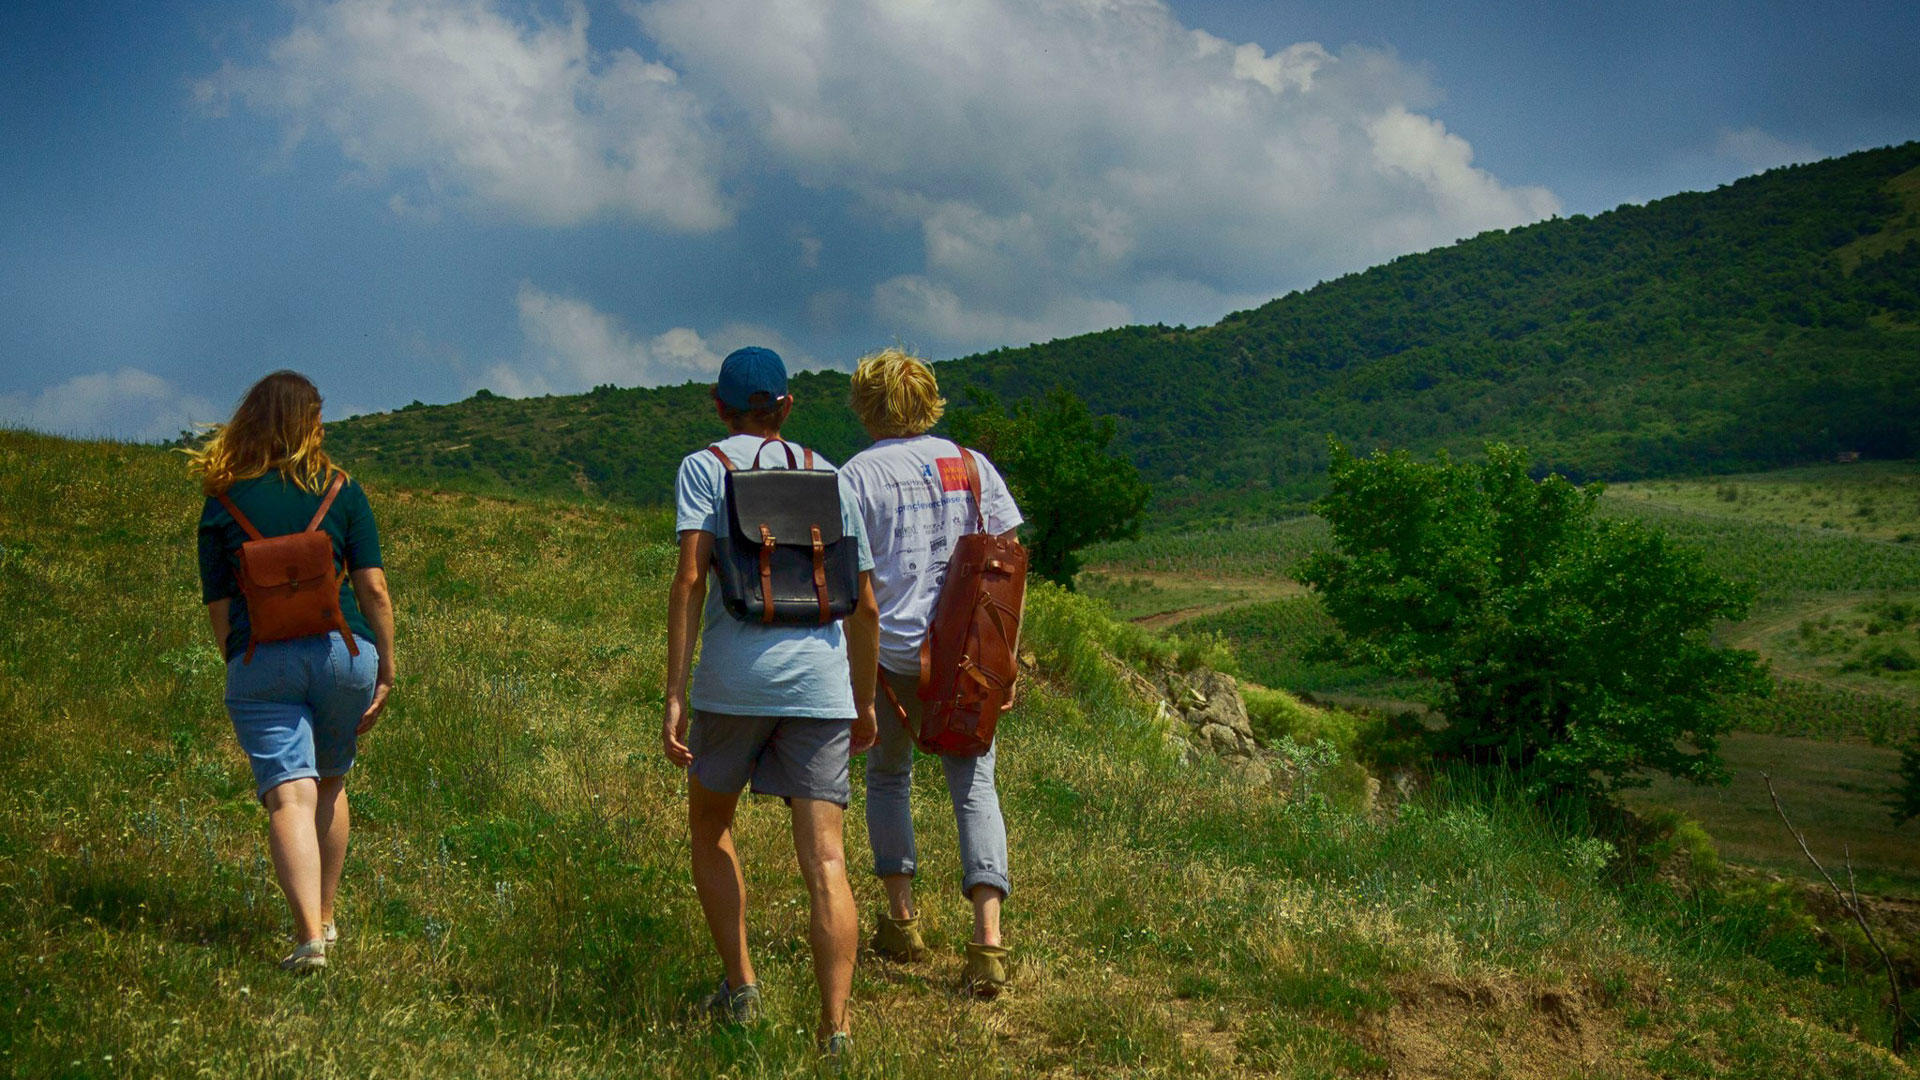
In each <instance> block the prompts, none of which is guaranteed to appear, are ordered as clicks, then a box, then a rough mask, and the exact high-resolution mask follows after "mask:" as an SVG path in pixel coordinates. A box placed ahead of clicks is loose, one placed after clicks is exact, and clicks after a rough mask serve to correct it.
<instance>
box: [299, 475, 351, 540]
mask: <svg viewBox="0 0 1920 1080" xmlns="http://www.w3.org/2000/svg"><path fill="white" fill-rule="evenodd" d="M346 485H347V474H346V473H343V472H336V473H334V474H333V483H331V484H329V485H327V493H326V495H324V496H323V497H322V498H321V499H320V509H318V510H315V511H314V512H313V520H312V521H309V522H307V530H306V531H308V532H312V531H314V530H315V529H318V528H319V527H320V522H321V520H322V519H324V518H325V517H326V516H327V511H328V510H331V509H333V498H334V496H336V495H338V494H340V489H341V488H343V487H345V486H346Z"/></svg>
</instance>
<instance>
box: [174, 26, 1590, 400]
mask: <svg viewBox="0 0 1920 1080" xmlns="http://www.w3.org/2000/svg"><path fill="white" fill-rule="evenodd" d="M619 10H621V11H624V12H625V13H626V14H627V15H629V16H631V18H630V19H629V20H624V21H623V20H622V19H621V18H620V17H618V16H615V17H612V18H604V17H603V18H602V19H601V20H600V22H599V23H597V24H596V26H595V32H596V34H597V35H598V37H602V38H604V37H608V36H610V35H613V34H617V33H619V32H620V31H622V30H624V31H626V32H627V33H628V34H632V33H635V32H637V33H638V34H640V35H641V36H642V37H643V38H644V39H645V41H644V42H642V43H638V44H636V45H635V48H637V49H642V50H644V51H646V53H647V54H648V55H647V56H645V57H643V56H642V55H641V53H640V52H637V51H634V49H630V48H624V47H621V48H605V47H597V46H596V45H595V40H597V39H596V38H594V37H592V36H590V34H589V18H588V15H587V13H586V11H587V9H586V8H585V7H584V6H581V5H579V4H573V5H569V6H568V7H567V8H566V9H565V17H564V19H562V20H559V21H554V20H551V19H548V20H543V19H541V18H540V17H539V16H537V15H534V14H529V9H528V8H527V7H524V6H521V5H520V4H518V3H509V2H508V0H313V2H310V3H305V4H302V5H301V6H300V7H299V8H297V12H298V14H297V16H296V21H295V26H294V28H293V30H292V31H291V32H290V33H289V34H288V35H287V36H286V37H284V38H282V39H280V40H279V41H277V42H276V43H274V44H273V46H272V47H271V49H270V50H269V52H268V54H267V56H266V57H265V58H264V60H262V61H261V62H258V63H256V64H253V65H251V66H240V67H230V68H228V69H225V70H223V71H222V72H220V73H219V74H218V75H216V76H215V77H213V78H211V79H209V80H207V82H206V83H205V84H204V85H203V86H202V87H201V92H202V94H203V96H204V97H205V98H207V100H208V101H209V102H210V103H213V104H214V105H215V106H216V107H217V106H218V105H219V104H220V103H222V102H225V101H228V100H233V99H238V100H240V101H242V102H243V103H245V104H247V105H248V106H250V107H252V108H254V109H257V110H261V111H264V112H266V113H268V114H271V115H276V116H280V117H283V118H284V119H285V121H286V123H287V125H288V126H289V129H290V131H292V132H294V133H295V134H296V135H298V134H300V133H304V134H305V137H309V138H311V137H313V135H314V134H315V133H324V135H325V136H326V137H327V138H329V139H330V140H331V141H332V142H334V143H336V144H337V145H338V146H339V148H340V150H341V152H342V153H343V154H344V155H345V156H346V157H347V158H348V159H349V160H351V161H353V162H355V163H357V164H358V166H360V167H361V168H363V169H364V170H366V173H367V175H368V177H369V178H370V179H371V180H372V181H373V182H385V183H389V184H391V185H394V186H395V187H397V188H398V190H395V191H394V192H392V193H391V203H392V205H393V206H394V207H395V210H396V212H397V213H405V214H410V215H419V216H422V217H425V218H429V219H430V218H431V217H432V215H434V214H435V213H438V212H440V211H441V210H442V208H443V207H452V208H456V209H457V208H460V207H462V206H464V207H466V208H468V209H469V210H476V211H478V212H483V213H494V214H502V215H506V216H510V217H516V218H518V219H521V220H527V221H532V222H536V223H547V224H555V225H572V224H577V223H580V222H584V221H589V220H594V219H603V218H609V217H623V218H627V219H632V220H638V221H641V222H643V223H648V224H651V225H654V226H658V227H664V228H672V229H680V230H692V231H698V230H712V229H720V228H725V227H727V226H729V225H730V224H731V223H733V222H734V220H735V219H734V217H733V210H734V203H733V202H731V201H730V198H738V199H741V200H745V199H750V198H751V199H762V200H778V199H781V198H785V197H789V196H786V195H783V194H782V192H789V191H791V190H792V185H791V184H787V183H763V182H761V181H762V179H763V178H766V177H777V178H779V179H781V180H790V181H795V182H797V183H798V184H799V185H801V187H802V188H804V189H806V190H807V197H806V198H807V199H808V200H817V199H818V197H819V195H820V194H821V193H824V194H825V195H826V196H828V197H830V198H837V199H839V200H842V201H843V202H844V203H845V204H846V205H847V207H848V208H849V209H850V210H851V211H852V212H850V213H848V214H847V215H846V216H845V218H844V223H843V224H841V225H839V226H838V228H840V229H844V230H866V231H865V232H863V233H861V234H860V235H857V236H856V235H850V234H849V233H840V234H833V235H823V233H822V232H821V231H819V230H818V228H817V222H818V219H817V218H809V217H805V216H803V215H802V214H801V213H800V212H799V211H797V210H796V211H795V213H794V214H793V215H792V216H791V218H789V219H788V220H787V221H786V222H785V223H784V224H783V225H782V226H780V227H783V228H786V229H789V230H791V231H790V233H789V235H791V236H793V237H794V238H795V242H796V243H797V244H798V248H799V250H798V259H797V269H799V270H801V271H807V272H815V271H818V272H820V273H822V274H828V273H830V274H831V275H833V277H834V280H831V281H810V282H809V283H808V284H807V286H806V289H807V292H808V294H809V295H811V296H813V297H814V299H813V300H811V301H804V303H806V304H807V305H808V306H809V308H810V310H811V318H812V321H813V322H814V324H815V325H849V324H855V325H857V323H858V320H859V319H863V318H864V319H865V320H866V323H867V326H866V329H867V331H868V332H870V333H872V334H873V335H874V336H875V337H876V338H879V339H884V338H886V337H891V336H899V337H905V338H909V339H913V340H918V341H921V342H923V343H924V344H926V345H928V346H933V347H938V348H942V349H950V350H959V349H964V348H972V347H977V346H982V345H992V344H1000V343H1005V342H1010V341H1019V340H1021V339H1025V338H1030V337H1041V338H1044V337H1051V336H1054V335H1057V334H1063V333H1072V332H1077V331H1082V330H1089V329H1095V328H1098V327H1101V326H1106V325H1111V324H1112V323H1115V322H1124V321H1128V320H1132V319H1141V320H1145V319H1169V320H1172V321H1202V320H1210V319H1211V318H1214V317H1217V316H1218V315H1219V314H1221V313H1222V312H1223V311H1224V310H1226V309H1227V307H1228V306H1230V305H1232V304H1235V303H1239V302H1241V301H1242V300H1243V299H1244V298H1246V297H1249V296H1253V297H1264V296H1272V295H1275V294H1278V293H1280V292H1284V291H1286V290H1287V289H1290V288H1296V287H1301V286H1305V285H1308V284H1311V283H1312V282H1314V281H1316V280H1319V279H1322V278H1326V277H1330V276H1333V275H1336V274H1339V273H1344V272H1347V271H1351V270H1356V269H1361V268H1363V267H1366V266H1368V265H1372V264H1374V263H1376V262H1379V261H1382V260H1384V259H1387V258H1391V257H1393V256H1396V255H1401V254H1405V253H1407V252H1409V251H1414V250H1420V249H1424V248H1428V247H1432V246H1435V245H1439V244H1444V243H1448V242H1451V241H1453V240H1456V239H1459V238H1461V237H1465V236H1470V235H1472V234H1474V233H1477V232H1480V231H1483V230H1486V229H1489V228H1498V227H1511V226H1514V225H1519V224H1524V223H1526V222H1529V221H1534V220H1537V219H1540V218H1542V217H1546V216H1548V215H1550V214H1553V213H1555V212H1556V211H1557V210H1558V209H1559V206H1560V203H1559V200H1558V199H1556V198H1555V197H1554V195H1553V194H1552V193H1551V192H1549V191H1547V190H1545V189H1543V188H1538V187H1525V186H1514V185H1511V184H1507V183H1504V182H1502V181H1501V180H1500V179H1499V178H1498V177H1496V176H1494V175H1492V174H1491V173H1489V172H1487V171H1486V170H1485V169H1482V168H1480V167H1478V166H1476V165H1475V164H1474V160H1473V149H1472V147H1471V145H1470V144H1469V143H1468V141H1467V140H1466V139H1465V138H1463V137H1462V136H1461V135H1460V134H1459V133H1457V132H1453V131H1449V130H1448V129H1447V128H1446V127H1445V126H1444V125H1443V124H1442V123H1441V122H1440V121H1439V120H1438V119H1437V118H1435V117H1434V116H1432V115H1430V113H1429V112H1428V110H1430V108H1431V106H1432V103H1433V102H1434V101H1436V100H1437V99H1438V97H1439V94H1438V92H1437V90H1436V89H1435V88H1434V87H1433V86H1432V85H1431V84H1430V82H1429V80H1428V78H1427V77H1426V75H1425V74H1424V73H1423V72H1422V71H1421V70H1420V69H1419V68H1417V67H1416V66H1414V65H1411V64H1408V63H1405V62H1403V61H1401V60H1400V59H1399V58H1398V56H1397V55H1396V54H1394V53H1393V52H1391V51H1389V50H1383V49H1373V48H1362V47H1356V46H1346V47H1339V48H1329V47H1327V46H1326V45H1323V44H1321V43H1319V42H1313V41H1295V42H1268V43H1256V42H1232V41H1228V40H1226V39H1223V38H1220V37H1217V36H1215V35H1213V34H1209V33H1207V32H1205V31H1203V30H1199V29H1194V28H1190V27H1188V26H1185V25H1183V24H1182V23H1181V21H1180V20H1179V18H1178V17H1177V16H1176V15H1175V13H1174V12H1173V11H1172V10H1171V9H1170V8H1169V7H1168V6H1167V5H1166V4H1165V3H1163V2H1162V0H946V2H940V3H932V2H926V0H621V3H620V7H619ZM728 192H736V193H738V194H737V195H736V196H731V197H730V196H729V195H728V194H727V193H728ZM803 201H804V200H803ZM815 208H816V209H817V201H816V203H815ZM780 213H781V208H780V207H779V206H778V205H777V203H776V204H772V205H766V206H755V207H754V214H753V215H752V220H756V221H766V220H772V221H780V220H781V217H780ZM808 221H813V222H815V224H811V225H810V224H806V223H807V222H808ZM902 232H905V233H906V235H909V236H912V237H914V240H913V243H914V244H915V246H916V247H917V249H918V250H917V252H916V253H915V254H916V255H917V256H918V258H919V261H920V265H919V266H918V267H915V268H912V269H911V270H910V271H909V272H905V273H903V272H902V270H901V267H900V265H899V263H898V262H892V263H889V264H888V266H887V268H886V269H885V270H884V271H881V270H871V269H865V270H863V269H862V268H861V267H860V266H857V265H854V266H850V265H846V264H844V263H841V262H839V261H837V260H829V259H827V258H823V252H833V253H839V252H848V251H858V250H862V249H863V248H870V247H871V246H872V244H874V243H875V242H877V241H879V240H881V238H883V237H894V236H899V235H900V234H901V233H902ZM830 261H831V262H832V263H833V265H832V266H831V267H828V265H827V264H828V263H829V262H830ZM863 273H864V274H865V275H866V276H864V277H863V276H861V275H862V274H863ZM742 287H743V288H745V287H768V286H764V285H757V284H752V283H749V282H747V281H745V280H743V281H742ZM822 298H826V300H823V299H822ZM1172 298H1178V299H1177V302H1176V301H1175V300H1174V299H1172ZM829 300H830V301H831V302H830V303H828V302H827V301H829ZM829 309H830V310H829ZM798 317H801V316H800V315H799V313H796V318H798ZM576 330H577V332H578V333H580V334H582V335H584V337H583V338H582V339H581V340H580V341H578V342H576V345H575V347H574V348H575V351H577V352H578V353H579V354H580V355H583V356H584V355H591V354H595V353H596V351H597V352H599V353H602V354H606V355H621V350H620V349H618V348H613V347H612V346H608V348H606V349H598V350H596V348H594V347H590V346H589V345H588V344H587V341H586V338H591V337H592V333H591V332H589V330H588V328H586V327H585V326H582V327H578V328H576ZM542 332H544V331H542ZM555 332H556V333H558V332H559V331H557V330H556V331H555ZM531 336H533V335H530V337H531ZM638 340H639V339H634V338H630V339H628V344H629V345H633V344H634V343H635V342H637V341H638ZM637 347H640V348H643V349H644V350H645V351H646V353H647V355H648V356H649V357H650V358H653V357H656V355H657V356H658V357H659V358H660V359H657V360H656V359H650V360H649V361H648V364H650V365H668V366H671V364H674V363H679V364H681V365H682V366H681V368H680V370H693V369H694V368H696V367H697V366H698V365H697V364H696V363H695V362H694V361H692V360H684V361H682V360H674V359H672V358H673V357H677V356H681V355H682V353H681V352H675V351H674V350H676V349H683V348H690V347H691V346H679V345H672V344H669V343H659V344H655V342H654V341H653V340H648V341H646V342H643V343H640V345H639V346H637ZM686 355H689V356H690V355H692V354H686ZM516 370H517V369H516ZM649 370H651V368H649ZM662 370H664V368H663V369H662ZM535 373H538V372H537V370H536V372H535ZM527 377H531V375H529V376H527ZM543 377H544V376H543Z"/></svg>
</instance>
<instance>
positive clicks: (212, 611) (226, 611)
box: [207, 598, 233, 657]
mask: <svg viewBox="0 0 1920 1080" xmlns="http://www.w3.org/2000/svg"><path fill="white" fill-rule="evenodd" d="M232 616H233V600H232V599H231V598H225V599H220V600H215V601H214V602H213V603H211V604H208V605H207V621H208V622H210V623H212V624H213V645H214V647H215V648H217V649H219V650H220V655H221V656H222V657H224V656H226V655H227V635H228V634H229V633H231V632H232V630H233V617H232Z"/></svg>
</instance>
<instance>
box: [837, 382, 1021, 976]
mask: <svg viewBox="0 0 1920 1080" xmlns="http://www.w3.org/2000/svg"><path fill="white" fill-rule="evenodd" d="M852 405H853V411H854V414H855V415H856V416H858V417H859V418H860V423H861V426H863V427H865V428H866V430H867V434H869V435H871V436H873V438H874V443H873V445H872V446H870V447H868V448H867V449H865V450H863V451H861V452H860V453H858V454H855V455H854V456H853V459H852V460H851V461H848V462H847V464H846V465H845V466H844V467H842V468H841V470H840V475H841V476H842V477H843V478H844V479H845V481H846V483H847V486H848V488H849V489H850V490H851V491H852V492H853V493H854V495H855V497H856V498H857V500H858V503H859V510H860V515H861V519H862V520H863V521H864V522H865V524H866V530H867V537H868V541H869V543H870V544H871V545H872V548H873V563H874V567H873V595H874V599H875V600H876V601H877V602H878V604H879V607H880V677H881V678H882V679H884V680H885V681H886V684H887V686H888V687H890V688H891V689H892V691H893V694H892V696H893V698H894V699H895V700H897V701H898V702H899V703H900V706H901V708H902V709H904V710H905V711H906V713H907V716H906V718H905V723H902V721H901V719H900V718H899V716H898V715H897V714H895V715H892V716H888V717H886V718H883V719H882V720H881V722H880V725H879V727H880V738H879V741H878V742H877V743H876V744H875V746H874V748H873V750H872V751H871V752H870V753H869V754H868V755H867V837H868V840H869V841H870V843H871V844H872V846H873V868H874V873H875V874H877V875H878V876H879V877H880V880H881V881H882V882H883V883H884V884H885V886H886V891H887V911H886V912H885V913H884V914H883V915H882V916H881V917H880V919H879V931H878V933H877V934H876V935H875V937H874V942H873V944H874V949H875V951H877V952H879V953H881V954H883V955H886V956H889V957H891V958H894V959H897V960H908V961H911V960H916V959H919V958H920V957H921V956H922V955H924V953H925V951H926V945H925V942H924V941H923V940H922V937H921V934H920V928H919V922H920V918H919V913H918V912H917V911H916V910H915V908H914V904H913V878H914V874H915V873H916V872H917V871H918V869H919V858H918V853H917V851H916V849H915V847H914V839H913V812H912V807H911V805H910V802H909V796H910V794H911V792H912V788H913V751H914V745H913V739H912V737H911V736H910V735H909V733H908V731H907V724H917V723H918V722H919V715H920V701H919V698H918V697H917V696H916V695H915V691H916V689H917V688H918V684H919V677H920V675H919V672H920V645H921V643H922V642H923V641H925V640H926V636H927V626H928V624H929V622H930V621H931V619H932V617H933V608H934V602H935V600H936V599H937V598H938V597H939V594H940V585H941V583H942V582H943V581H944V580H945V578H946V571H947V559H948V557H949V556H950V555H951V554H952V552H953V544H954V541H955V540H957V539H959V538H960V537H961V536H964V535H966V534H967V533H969V532H972V531H973V529H974V525H975V517H974V511H973V497H972V495H971V493H970V492H969V491H968V488H967V480H966V471H965V468H964V466H963V463H962V460H961V458H960V452H959V448H958V447H957V446H956V445H955V444H954V443H952V442H950V441H948V440H946V439H942V438H936V437H934V436H932V435H929V434H927V432H928V430H929V429H931V428H932V427H933V425H934V424H935V423H937V422H938V421H939V419H940V416H941V414H942V413H943V411H944V410H945V406H946V402H945V401H944V400H942V399H941V397H940V386H939V383H938V382H937V381H936V380H935V379H934V375H933V369H932V368H931V367H929V366H928V365H927V363H926V361H924V360H921V359H919V358H918V357H915V356H912V355H910V354H909V353H907V352H905V351H903V350H901V349H897V348H896V349H884V350H882V351H880V352H877V353H874V354H873V355H871V356H868V357H866V358H864V359H862V360H861V361H860V366H859V367H858V368H857V369H855V371H854V373H853V394H852ZM973 456H974V458H975V459H976V461H977V462H978V463H979V469H980V489H981V507H980V511H981V514H982V516H984V518H985V520H986V527H987V529H988V530H989V531H991V532H994V533H997V534H1003V535H1006V534H1011V533H1012V532H1013V531H1014V530H1015V529H1017V528H1019V526H1020V522H1021V518H1020V508H1019V507H1017V506H1015V505H1014V501H1013V496H1012V495H1011V494H1010V493H1009V492H1008V491H1007V485H1006V482H1005V481H1003V480H1002V479H1001V478H1000V473H999V471H998V470H996V469H995V468H994V466H993V463H992V462H990V461H988V460H987V458H986V455H984V454H981V453H979V452H978V451H974V452H973ZM889 711H891V710H889ZM996 752H997V748H996V749H995V750H989V751H987V753H986V754H984V755H982V756H980V757H942V758H941V759H940V765H941V768H942V769H943V770H944V771H945V773H946V779H947V793H948V795H949V796H950V797H951V799H952V802H953V814H954V819H955V821H956V822H957V823H958V825H959V835H960V871H961V876H960V891H961V894H962V895H964V896H965V897H966V898H967V899H968V900H969V901H970V902H971V903H972V904H973V941H972V942H971V943H970V944H969V945H968V946H967V962H966V967H965V970H964V974H963V976H962V981H963V982H964V983H965V984H966V985H967V986H968V987H969V988H970V989H972V990H973V991H974V992H975V993H978V994H982V995H991V994H994V993H997V992H998V991H999V989H1000V988H1001V987H1002V986H1003V985H1005V984H1006V981H1007V950H1006V947H1005V945H1004V943H1003V942H1002V941H1001V937H1000V908H1001V903H1002V902H1003V901H1004V900H1005V899H1006V897H1007V894H1008V892H1009V891H1010V890H1011V889H1012V884H1011V882H1010V880H1009V878H1008V876H1007V828H1006V822H1005V820H1004V819H1003V818H1002V817H1001V814H1000V795H999V792H998V790H997V789H996V788H995V787H994V779H993V775H994V762H995V755H996Z"/></svg>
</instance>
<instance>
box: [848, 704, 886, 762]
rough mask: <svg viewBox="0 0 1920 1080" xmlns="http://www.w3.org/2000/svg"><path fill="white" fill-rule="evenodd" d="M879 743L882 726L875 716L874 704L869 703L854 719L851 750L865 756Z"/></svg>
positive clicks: (862, 707) (861, 708)
mask: <svg viewBox="0 0 1920 1080" xmlns="http://www.w3.org/2000/svg"><path fill="white" fill-rule="evenodd" d="M879 741H880V724H879V722H878V720H877V719H876V718H875V716H874V711H873V702H871V701H869V702H867V703H866V704H865V705H863V706H861V707H860V712H859V714H858V715H856V716H855V717H854V718H853V744H852V746H851V747H850V748H849V749H850V750H851V752H853V753H855V754H864V753H866V752H867V751H868V750H871V749H873V744H874V743H876V742H879Z"/></svg>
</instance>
